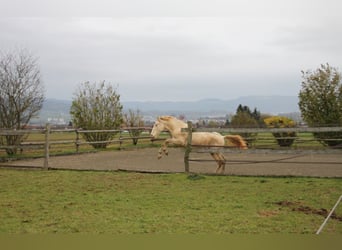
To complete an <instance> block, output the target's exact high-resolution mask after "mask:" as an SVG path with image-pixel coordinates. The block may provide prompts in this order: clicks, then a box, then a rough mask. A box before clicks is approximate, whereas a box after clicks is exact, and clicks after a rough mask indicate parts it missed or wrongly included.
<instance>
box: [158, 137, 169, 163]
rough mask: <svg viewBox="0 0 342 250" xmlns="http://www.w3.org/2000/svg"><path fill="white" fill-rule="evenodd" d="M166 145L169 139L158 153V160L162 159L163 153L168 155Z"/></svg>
mask: <svg viewBox="0 0 342 250" xmlns="http://www.w3.org/2000/svg"><path fill="white" fill-rule="evenodd" d="M168 144H169V139H166V140H165V141H164V143H163V144H162V146H161V147H160V149H159V151H158V159H160V158H162V156H163V153H164V154H165V155H168V154H169V151H168V150H167V146H168Z"/></svg>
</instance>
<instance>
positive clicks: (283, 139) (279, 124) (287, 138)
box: [264, 116, 296, 147]
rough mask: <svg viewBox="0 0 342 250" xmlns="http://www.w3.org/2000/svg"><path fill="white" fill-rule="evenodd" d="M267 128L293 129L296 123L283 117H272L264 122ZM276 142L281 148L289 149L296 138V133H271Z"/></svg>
mask: <svg viewBox="0 0 342 250" xmlns="http://www.w3.org/2000/svg"><path fill="white" fill-rule="evenodd" d="M264 122H265V124H266V126H267V127H268V128H293V127H296V123H295V122H294V121H293V120H291V119H290V118H287V117H283V116H272V117H269V118H266V119H265V120H264ZM272 134H273V136H274V137H275V138H276V141H277V143H278V145H279V146H281V147H289V146H291V145H292V144H293V142H294V140H295V138H294V137H296V132H279V133H272Z"/></svg>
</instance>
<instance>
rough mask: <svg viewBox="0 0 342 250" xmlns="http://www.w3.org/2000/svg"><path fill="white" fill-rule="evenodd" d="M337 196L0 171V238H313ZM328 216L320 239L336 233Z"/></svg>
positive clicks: (329, 191)
mask: <svg viewBox="0 0 342 250" xmlns="http://www.w3.org/2000/svg"><path fill="white" fill-rule="evenodd" d="M341 194H342V180H341V179H326V178H266V177H237V176H198V175H193V176H187V175H185V174H140V173H125V172H91V171H86V172H84V171H83V172H78V171H18V170H8V169H0V221H1V223H0V232H5V233H95V234H100V233H109V234H127V233H128V234H131V233H200V234H204V233H218V234H230V233H248V234H250V233H252V234H265V233H294V234H303V233H304V234H313V233H315V232H316V230H317V229H318V228H319V226H320V225H321V224H322V222H323V221H324V218H325V217H324V216H325V215H326V213H327V212H328V211H330V209H331V208H332V207H333V205H334V204H335V202H336V201H337V199H338V197H339V196H340V195H341ZM324 209H326V210H327V211H326V210H324ZM334 216H335V218H334V219H330V220H329V222H328V224H327V225H326V227H325V228H324V229H323V232H322V234H341V233H342V221H341V216H342V204H340V205H339V206H338V208H337V211H336V214H335V215H334Z"/></svg>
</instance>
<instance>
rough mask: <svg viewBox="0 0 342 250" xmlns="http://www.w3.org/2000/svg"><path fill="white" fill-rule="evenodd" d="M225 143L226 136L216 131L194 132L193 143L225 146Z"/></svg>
mask: <svg viewBox="0 0 342 250" xmlns="http://www.w3.org/2000/svg"><path fill="white" fill-rule="evenodd" d="M224 143H225V141H224V137H223V136H222V135H221V134H219V133H216V132H213V133H210V132H194V133H192V144H193V145H212V146H223V145H224Z"/></svg>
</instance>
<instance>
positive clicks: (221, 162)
mask: <svg viewBox="0 0 342 250" xmlns="http://www.w3.org/2000/svg"><path fill="white" fill-rule="evenodd" d="M217 155H218V157H219V159H220V167H219V168H220V170H221V171H220V173H221V174H223V173H224V170H225V167H226V159H225V158H224V156H223V154H221V153H219V154H217Z"/></svg>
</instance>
